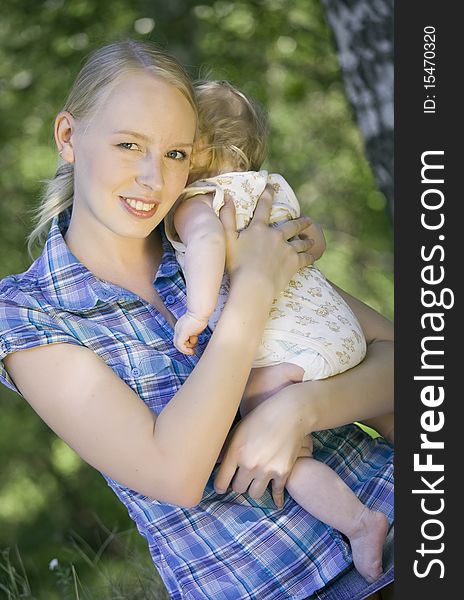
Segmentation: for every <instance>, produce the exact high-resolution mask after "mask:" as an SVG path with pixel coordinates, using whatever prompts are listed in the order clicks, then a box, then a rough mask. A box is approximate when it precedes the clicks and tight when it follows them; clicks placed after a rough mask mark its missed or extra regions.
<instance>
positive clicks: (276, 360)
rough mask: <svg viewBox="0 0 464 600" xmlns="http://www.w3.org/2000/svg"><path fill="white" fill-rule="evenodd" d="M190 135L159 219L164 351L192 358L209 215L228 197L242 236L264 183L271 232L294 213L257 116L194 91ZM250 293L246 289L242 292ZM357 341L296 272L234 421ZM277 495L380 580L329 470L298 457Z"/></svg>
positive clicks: (211, 231) (375, 520) (215, 308)
mask: <svg viewBox="0 0 464 600" xmlns="http://www.w3.org/2000/svg"><path fill="white" fill-rule="evenodd" d="M197 98H198V103H199V137H198V143H197V147H196V149H195V153H194V158H193V163H192V170H191V176H190V179H189V185H188V187H187V188H186V189H185V190H184V192H183V194H182V196H181V197H180V198H179V199H178V201H177V202H176V205H175V206H174V207H173V210H172V211H171V212H170V213H169V215H168V216H167V217H166V220H165V231H166V235H167V237H168V238H169V240H170V241H171V243H172V245H173V246H174V248H175V250H176V254H177V258H178V260H179V264H180V265H181V267H182V269H183V272H184V275H185V279H186V284H187V312H186V314H185V315H184V316H183V317H181V318H180V319H179V320H178V321H177V323H176V326H175V330H174V343H175V345H176V347H177V348H178V349H179V350H180V351H181V352H184V353H185V354H190V355H191V354H193V353H194V347H195V346H196V344H197V340H198V335H199V334H200V333H201V332H202V331H203V330H204V329H205V328H206V326H209V327H210V328H211V329H214V327H215V325H216V323H217V321H218V319H219V316H220V313H221V310H222V308H223V307H224V304H225V302H226V300H227V294H228V290H229V279H228V276H227V274H225V275H224V262H225V240H224V231H223V228H222V224H221V221H220V219H219V210H220V209H221V207H222V206H223V205H224V198H225V195H229V196H230V197H231V198H232V200H233V203H234V206H235V209H236V220H237V230H238V231H240V230H241V229H244V228H245V227H246V226H247V225H248V223H249V221H250V219H251V217H252V216H253V211H254V208H255V206H256V202H257V200H258V198H259V196H260V195H261V193H262V192H263V190H264V189H265V188H266V186H267V185H270V186H271V188H272V190H273V205H272V211H271V218H270V223H271V224H278V223H281V222H282V221H287V220H289V219H293V218H295V217H298V216H299V215H300V207H299V204H298V200H297V199H296V197H295V194H294V193H293V191H292V189H291V188H290V186H289V185H288V183H287V182H286V181H285V179H284V178H283V177H281V176H280V175H277V174H268V173H267V171H263V170H259V169H260V166H261V164H262V162H263V160H264V158H265V147H266V133H267V124H266V118H265V116H264V114H263V112H262V111H261V109H260V108H259V107H258V106H257V105H256V104H255V103H254V102H253V101H251V100H250V99H249V98H247V97H246V96H245V95H244V94H243V93H242V92H240V91H238V90H236V89H235V88H233V87H232V86H231V85H230V84H228V83H227V82H214V81H210V82H207V83H202V84H199V85H197ZM250 293H252V290H250ZM365 352H366V342H365V338H364V335H363V332H362V329H361V326H360V324H359V322H358V321H357V319H356V317H355V315H354V314H353V312H352V311H351V309H350V308H349V306H348V305H347V304H346V302H345V301H344V300H343V299H342V297H341V296H340V295H339V294H338V293H337V292H336V291H335V290H334V288H333V287H332V286H331V285H330V283H329V282H328V281H327V280H326V279H325V277H324V276H323V275H322V273H321V272H320V271H319V270H318V269H317V268H316V267H314V266H311V267H304V268H302V269H300V270H299V271H298V272H297V273H296V274H295V275H294V277H293V279H292V280H291V281H290V283H289V285H288V286H287V288H286V289H285V290H284V291H283V292H281V294H280V296H279V297H278V298H276V299H275V300H274V303H273V305H272V309H271V311H270V314H269V320H268V323H267V326H266V328H265V331H264V333H263V337H262V341H261V345H260V347H259V349H258V353H257V356H256V359H255V362H254V364H253V369H252V371H251V373H250V377H249V380H248V383H247V386H246V389H245V393H244V396H243V399H242V402H241V405H240V412H241V414H242V416H243V415H245V414H247V413H248V412H249V411H251V410H253V408H254V407H256V406H257V405H258V404H259V403H261V402H263V401H265V400H266V399H267V398H269V397H270V396H271V395H272V394H274V393H276V392H277V391H278V390H280V389H282V388H283V387H285V386H287V385H290V384H292V383H297V382H301V381H307V380H314V379H323V378H326V377H330V376H332V375H336V374H338V373H341V372H343V371H345V370H347V369H349V368H351V367H354V366H355V365H357V364H358V363H359V362H361V361H362V360H363V358H364V356H365ZM286 488H287V490H288V492H289V493H290V494H291V495H292V497H293V498H294V499H295V500H296V502H298V503H299V504H300V505H301V506H302V507H303V508H305V510H307V511H308V512H309V513H311V514H313V515H314V516H315V517H316V518H318V519H320V520H322V521H324V522H325V523H327V524H328V525H330V526H332V527H334V528H335V529H338V530H339V531H341V532H342V533H343V534H345V535H346V536H347V537H348V539H349V540H350V544H351V549H352V554H353V562H354V565H355V567H356V568H357V570H358V571H359V572H360V573H361V575H362V576H363V577H364V578H365V579H366V580H368V581H374V580H375V579H377V578H378V577H379V576H380V575H381V574H382V547H383V543H384V540H385V536H386V533H387V529H388V523H387V519H386V517H385V515H384V514H383V513H381V512H375V511H372V510H370V509H369V508H367V507H366V506H364V505H363V504H362V503H361V502H360V500H359V499H358V498H357V497H356V495H355V494H354V493H353V492H352V490H351V489H350V488H349V487H348V486H347V485H346V484H345V483H344V482H343V481H342V480H341V479H340V478H339V476H338V475H337V474H336V473H335V471H333V470H332V469H331V468H330V467H328V466H327V465H325V464H324V463H322V462H319V461H317V460H315V459H313V458H299V459H298V460H297V462H296V464H295V466H294V468H293V471H292V473H291V474H290V477H289V478H288V480H287V485H286Z"/></svg>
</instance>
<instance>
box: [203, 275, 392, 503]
mask: <svg viewBox="0 0 464 600" xmlns="http://www.w3.org/2000/svg"><path fill="white" fill-rule="evenodd" d="M332 285H333V284H332ZM334 287H335V288H336V289H337V290H338V292H339V293H340V294H341V295H342V296H343V298H344V299H345V300H346V302H347V303H348V304H349V306H350V307H351V309H352V310H353V312H354V313H355V315H356V316H357V318H358V320H359V322H360V324H361V326H362V328H363V331H364V334H365V336H366V341H367V344H368V345H367V354H366V358H365V359H364V361H363V362H362V363H360V364H359V365H358V366H356V367H354V368H353V369H350V370H348V371H345V372H344V373H341V374H340V375H335V376H334V377H330V378H328V379H322V380H318V381H306V382H303V383H297V384H293V385H290V386H288V387H286V388H284V389H282V390H280V391H279V392H278V393H277V394H275V395H274V396H272V397H270V398H268V399H267V400H266V402H263V403H262V404H260V405H258V406H257V407H256V408H255V409H254V410H253V411H251V412H250V413H249V414H248V415H246V416H245V417H244V418H243V419H242V420H241V421H240V423H239V424H238V425H237V426H236V428H235V429H234V430H233V432H231V434H230V435H229V437H228V440H227V442H226V444H225V449H224V456H223V459H222V463H221V465H220V467H219V470H218V472H217V473H216V477H215V482H214V484H215V488H216V490H217V491H218V492H223V491H225V490H226V489H227V488H228V486H229V485H230V484H231V482H232V488H233V489H234V490H235V491H237V492H240V491H242V489H243V487H244V482H245V483H246V484H247V487H248V485H249V484H250V482H251V481H254V486H253V487H254V493H255V496H254V497H259V495H262V493H264V490H265V489H266V487H267V485H268V484H269V482H270V481H272V490H273V497H274V499H276V503H277V504H279V503H280V502H281V500H282V497H283V490H284V486H285V482H286V481H287V478H288V476H289V474H290V472H291V470H292V468H293V465H294V463H295V460H296V459H297V458H298V457H299V456H309V449H308V448H307V444H306V441H305V436H306V435H307V434H308V433H311V432H313V431H319V430H323V429H330V428H332V427H337V426H340V425H344V424H346V423H352V422H353V421H363V420H366V419H368V418H370V417H376V416H378V415H384V414H388V413H391V412H393V326H392V323H391V322H390V321H388V320H387V319H385V318H384V317H382V316H381V315H380V314H379V313H377V312H376V311H374V310H373V309H371V308H369V307H368V306H367V305H366V304H364V303H362V302H360V301H359V300H357V299H355V298H354V297H352V296H350V295H349V294H347V293H346V292H344V291H343V290H341V289H339V288H337V287H336V286H334Z"/></svg>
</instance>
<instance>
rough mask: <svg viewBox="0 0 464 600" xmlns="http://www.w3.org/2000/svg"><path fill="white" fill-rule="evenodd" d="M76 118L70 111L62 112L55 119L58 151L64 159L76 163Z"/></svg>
mask: <svg viewBox="0 0 464 600" xmlns="http://www.w3.org/2000/svg"><path fill="white" fill-rule="evenodd" d="M75 128H76V125H75V119H74V117H73V116H72V114H71V113H70V112H68V111H62V112H60V113H59V114H58V115H57V117H56V119H55V131H54V133H55V142H56V146H57V148H58V153H59V155H60V156H61V158H62V159H63V160H65V161H66V162H68V163H70V164H73V163H74V148H73V142H72V139H73V134H74V133H75Z"/></svg>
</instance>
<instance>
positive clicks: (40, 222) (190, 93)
mask: <svg viewBox="0 0 464 600" xmlns="http://www.w3.org/2000/svg"><path fill="white" fill-rule="evenodd" d="M134 71H148V72H150V73H153V74H154V75H156V76H158V77H160V78H161V79H163V80H164V81H167V82H168V83H170V84H172V85H173V86H175V87H176V88H177V89H178V90H179V91H180V92H181V93H182V94H183V95H184V96H185V98H186V99H187V100H188V102H189V103H190V105H191V106H192V108H193V109H194V112H195V114H197V106H196V100H195V92H194V90H193V85H192V82H191V80H190V78H189V76H188V75H187V73H186V71H185V70H184V69H183V67H182V66H181V65H180V63H179V62H178V61H177V60H176V59H175V58H174V57H172V56H170V55H168V54H167V53H166V52H164V51H163V50H161V49H160V48H158V47H157V46H156V45H155V44H153V43H151V42H146V41H143V42H142V41H134V40H125V41H121V42H115V43H112V44H108V45H107V46H103V47H102V48H99V49H98V50H96V51H95V52H93V53H92V54H91V55H90V56H89V57H88V59H87V60H86V62H85V64H84V66H83V67H82V69H81V70H80V72H79V74H78V75H77V77H76V80H75V82H74V84H73V86H72V88H71V91H70V93H69V96H68V98H67V100H66V102H65V104H64V106H63V108H62V110H63V111H68V112H70V113H71V114H72V115H73V116H74V117H75V118H76V119H82V118H84V117H86V116H88V115H90V114H91V113H92V111H94V110H95V109H96V108H97V107H98V103H99V102H100V101H101V98H102V95H103V93H104V92H105V90H106V91H107V90H108V87H109V86H111V85H114V84H115V83H116V82H117V81H118V80H119V79H120V77H121V76H123V75H125V74H127V73H130V72H134ZM44 183H45V184H46V185H45V190H44V193H43V196H42V199H41V202H40V205H39V207H38V208H37V209H36V211H35V215H34V220H35V223H36V224H35V227H34V229H33V230H32V231H31V233H30V235H29V237H28V250H29V254H30V255H31V256H32V249H33V247H34V245H35V244H36V243H38V242H41V241H42V240H43V238H44V237H46V235H47V232H48V229H49V225H50V222H51V221H52V219H53V218H54V217H56V216H58V215H59V214H60V213H61V212H62V211H63V210H65V209H66V208H69V207H70V206H72V203H73V195H74V167H73V165H72V164H69V163H68V162H66V161H64V160H63V159H60V160H59V163H58V167H57V170H56V173H55V176H54V177H53V178H52V179H49V180H45V182H44Z"/></svg>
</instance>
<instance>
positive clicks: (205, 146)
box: [191, 81, 268, 177]
mask: <svg viewBox="0 0 464 600" xmlns="http://www.w3.org/2000/svg"><path fill="white" fill-rule="evenodd" d="M195 92H196V97H197V103H198V144H197V150H198V152H203V151H206V153H207V154H206V155H207V160H206V164H203V165H201V167H199V168H198V171H197V172H196V169H195V166H194V167H193V168H192V170H191V174H193V175H194V176H198V177H206V176H212V175H217V174H219V173H220V172H221V170H222V168H223V166H224V165H229V166H232V167H233V168H234V169H235V170H237V171H248V170H254V171H256V170H259V168H260V167H261V165H262V163H263V161H264V159H265V157H266V141H267V131H268V127H267V118H266V115H265V113H264V110H263V109H262V108H261V106H260V105H259V104H258V103H257V102H255V101H254V100H252V99H251V98H248V97H247V96H246V95H245V94H244V93H243V92H241V91H240V90H238V89H236V88H235V87H234V86H232V85H231V84H230V83H229V82H227V81H203V82H198V83H196V84H195ZM194 152H195V149H194ZM194 164H195V163H194ZM200 171H201V172H200Z"/></svg>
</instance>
